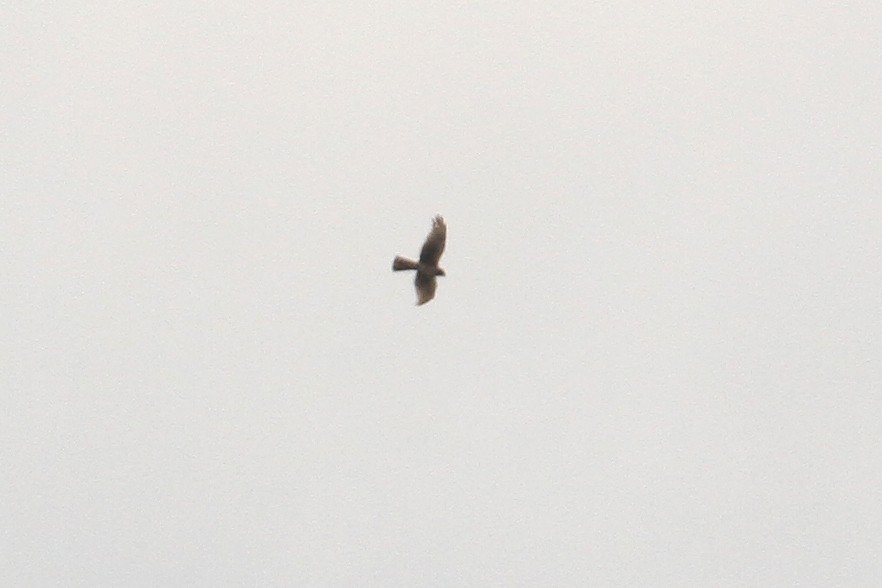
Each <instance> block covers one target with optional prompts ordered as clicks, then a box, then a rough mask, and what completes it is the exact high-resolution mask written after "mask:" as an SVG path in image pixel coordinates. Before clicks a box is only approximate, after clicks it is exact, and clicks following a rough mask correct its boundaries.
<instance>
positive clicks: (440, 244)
mask: <svg viewBox="0 0 882 588" xmlns="http://www.w3.org/2000/svg"><path fill="white" fill-rule="evenodd" d="M446 241H447V225H445V224H444V219H443V218H441V215H440V214H439V215H436V216H435V218H434V219H432V230H431V231H429V236H428V237H426V242H425V243H423V248H422V250H420V260H419V261H418V262H417V261H413V260H411V259H407V258H406V257H401V256H400V255H396V256H395V260H394V261H393V262H392V271H394V272H398V271H401V270H416V278H415V279H414V281H413V283H414V285H415V286H416V293H417V305H420V304H425V303H426V302H428V301H429V300H431V299H432V298H434V297H435V286H436V285H437V284H436V282H435V276H445V275H447V274H445V273H444V270H443V269H441V268H440V267H438V260H439V259H441V254H442V253H444V243H445V242H446Z"/></svg>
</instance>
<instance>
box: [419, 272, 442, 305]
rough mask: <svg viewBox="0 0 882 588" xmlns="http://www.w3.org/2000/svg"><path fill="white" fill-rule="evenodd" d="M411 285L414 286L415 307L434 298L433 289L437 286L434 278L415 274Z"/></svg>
mask: <svg viewBox="0 0 882 588" xmlns="http://www.w3.org/2000/svg"><path fill="white" fill-rule="evenodd" d="M413 284H414V286H416V293H417V306H419V305H420V304H425V303H426V302H428V301H429V300H431V299H432V298H434V297H435V287H436V286H437V285H438V282H437V281H436V280H435V276H430V275H428V274H424V273H422V272H417V275H416V278H415V279H414V281H413Z"/></svg>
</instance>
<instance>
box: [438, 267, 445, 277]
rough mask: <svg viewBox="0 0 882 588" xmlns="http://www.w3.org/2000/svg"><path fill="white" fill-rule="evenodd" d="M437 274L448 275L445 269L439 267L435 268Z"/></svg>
mask: <svg viewBox="0 0 882 588" xmlns="http://www.w3.org/2000/svg"><path fill="white" fill-rule="evenodd" d="M435 275H436V276H446V275H447V274H445V273H444V270H443V269H441V268H440V267H439V268H438V269H436V270H435Z"/></svg>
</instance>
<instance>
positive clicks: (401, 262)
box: [392, 255, 419, 272]
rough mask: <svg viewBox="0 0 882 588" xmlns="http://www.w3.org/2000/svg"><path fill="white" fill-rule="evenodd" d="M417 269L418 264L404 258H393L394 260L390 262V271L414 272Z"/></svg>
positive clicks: (397, 256)
mask: <svg viewBox="0 0 882 588" xmlns="http://www.w3.org/2000/svg"><path fill="white" fill-rule="evenodd" d="M418 267H419V264H418V263H417V262H415V261H412V260H410V259H407V258H406V257H401V256H400V255H396V256H395V260H394V261H393V262H392V271H393V272H400V271H401V270H415V269H417V268H418Z"/></svg>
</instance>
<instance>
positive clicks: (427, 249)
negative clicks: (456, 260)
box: [417, 214, 447, 304]
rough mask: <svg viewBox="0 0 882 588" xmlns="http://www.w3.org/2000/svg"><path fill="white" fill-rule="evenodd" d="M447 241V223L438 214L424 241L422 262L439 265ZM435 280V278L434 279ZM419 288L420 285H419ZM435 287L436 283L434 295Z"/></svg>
mask: <svg viewBox="0 0 882 588" xmlns="http://www.w3.org/2000/svg"><path fill="white" fill-rule="evenodd" d="M446 242H447V225H446V224H444V219H443V218H441V215H440V214H439V215H436V216H435V218H434V219H432V230H431V231H429V236H428V237H426V242H425V243H423V248H422V250H421V251H420V263H422V264H425V265H428V266H433V267H437V266H438V262H439V261H440V260H441V254H442V253H444V244H445V243H446ZM432 281H433V282H434V279H433V280H432ZM417 287H418V288H419V286H417ZM434 292H435V288H434V284H433V287H432V295H434ZM431 299H432V296H429V297H428V298H426V300H425V302H428V301H429V300H431ZM421 304H422V303H421Z"/></svg>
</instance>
